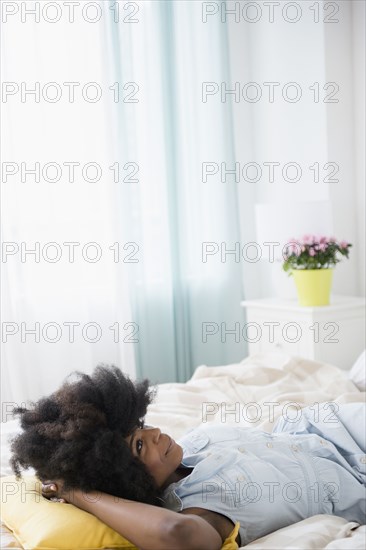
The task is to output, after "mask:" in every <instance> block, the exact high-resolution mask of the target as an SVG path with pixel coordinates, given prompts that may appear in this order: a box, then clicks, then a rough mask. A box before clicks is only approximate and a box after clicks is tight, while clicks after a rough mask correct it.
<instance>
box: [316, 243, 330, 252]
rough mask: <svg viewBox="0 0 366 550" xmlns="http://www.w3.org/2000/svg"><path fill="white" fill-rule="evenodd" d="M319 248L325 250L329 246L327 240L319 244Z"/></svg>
mask: <svg viewBox="0 0 366 550" xmlns="http://www.w3.org/2000/svg"><path fill="white" fill-rule="evenodd" d="M318 248H319V250H320V251H321V252H324V251H325V250H326V249H327V248H328V244H327V243H326V242H322V243H320V244H319V247H318Z"/></svg>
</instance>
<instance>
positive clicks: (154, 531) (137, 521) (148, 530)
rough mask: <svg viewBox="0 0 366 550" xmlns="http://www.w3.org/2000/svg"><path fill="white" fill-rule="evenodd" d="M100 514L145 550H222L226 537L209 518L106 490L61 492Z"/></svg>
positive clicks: (69, 500) (63, 495) (102, 518)
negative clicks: (152, 504)
mask: <svg viewBox="0 0 366 550" xmlns="http://www.w3.org/2000/svg"><path fill="white" fill-rule="evenodd" d="M60 496H62V497H64V498H65V499H66V500H67V502H70V503H71V504H74V505H75V506H77V507H78V508H81V509H82V510H85V511H86V512H89V513H91V514H93V515H94V516H96V517H97V518H98V519H100V520H101V521H103V523H105V524H107V525H109V527H111V528H112V529H114V530H115V531H117V533H119V534H120V535H122V536H123V537H126V539H128V540H129V541H130V542H132V543H133V544H135V545H136V546H137V547H138V548H140V549H141V550H219V549H220V548H221V546H222V538H221V536H220V535H219V533H218V531H217V530H216V529H215V528H214V527H212V525H210V524H209V523H208V522H207V521H206V520H205V519H203V518H202V517H199V516H198V515H195V514H179V513H177V512H172V511H171V510H166V509H165V508H159V507H157V506H151V505H150V504H142V503H141V502H134V501H131V500H126V499H121V498H118V497H114V496H112V495H107V494H106V493H100V492H90V493H83V492H82V491H80V490H77V489H76V490H73V491H71V492H70V493H67V494H62V495H60Z"/></svg>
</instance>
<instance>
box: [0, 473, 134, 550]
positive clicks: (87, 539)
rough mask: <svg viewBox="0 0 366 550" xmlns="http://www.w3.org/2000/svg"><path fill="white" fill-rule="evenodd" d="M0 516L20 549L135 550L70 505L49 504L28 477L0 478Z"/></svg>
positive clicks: (96, 521)
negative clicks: (118, 549)
mask: <svg viewBox="0 0 366 550" xmlns="http://www.w3.org/2000/svg"><path fill="white" fill-rule="evenodd" d="M0 481H1V515H2V520H3V522H4V523H5V525H6V526H7V527H8V528H9V529H10V530H11V531H13V533H14V535H15V536H16V537H17V539H18V540H19V542H20V543H21V544H22V545H23V546H24V548H32V549H34V550H46V549H47V550H53V549H55V550H76V549H78V550H81V549H85V550H99V549H100V548H123V549H129V550H136V546H134V545H133V544H132V543H131V542H128V540H126V539H125V538H123V537H122V536H121V535H119V534H118V533H116V531H113V529H111V528H110V527H107V525H105V524H104V523H102V522H101V521H99V519H97V518H96V517H95V516H93V515H92V514H89V513H88V512H84V510H80V509H79V508H77V507H76V506H72V505H71V504H60V503H57V502H49V501H48V500H47V499H45V498H43V497H42V494H41V483H40V481H39V480H38V479H37V478H36V477H34V476H32V477H30V476H24V477H23V479H21V480H19V481H16V479H15V477H14V476H9V477H3V478H1V480H0Z"/></svg>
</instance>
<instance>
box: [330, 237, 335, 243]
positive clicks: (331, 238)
mask: <svg viewBox="0 0 366 550" xmlns="http://www.w3.org/2000/svg"><path fill="white" fill-rule="evenodd" d="M329 242H330V243H336V242H337V239H336V238H335V237H329Z"/></svg>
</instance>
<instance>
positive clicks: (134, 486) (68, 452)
mask: <svg viewBox="0 0 366 550" xmlns="http://www.w3.org/2000/svg"><path fill="white" fill-rule="evenodd" d="M74 375H75V376H76V379H75V380H73V381H71V380H70V377H69V378H68V379H66V381H65V382H64V384H63V385H62V386H61V388H60V389H59V390H57V391H56V392H55V393H53V394H52V395H50V396H49V397H44V398H42V399H40V400H39V401H37V402H36V403H31V405H30V406H29V408H25V407H18V408H15V409H14V410H13V414H14V415H18V416H20V421H21V427H22V429H23V431H22V432H21V433H20V434H19V435H17V436H16V437H15V439H14V440H13V441H12V445H11V450H12V458H11V465H12V468H13V470H14V472H15V474H16V476H17V477H18V478H19V477H20V476H21V471H22V470H23V469H26V468H29V467H32V468H34V470H35V472H36V475H37V477H38V478H39V479H40V480H42V481H45V480H55V479H63V480H64V483H65V489H67V490H70V489H76V488H78V489H81V490H83V491H85V492H87V491H91V490H97V491H103V492H105V493H109V494H112V495H115V496H117V497H121V498H127V499H130V500H136V501H139V502H144V503H147V504H155V505H157V506H161V500H160V498H159V497H160V495H161V491H160V489H159V488H158V486H157V484H156V483H155V481H154V479H153V478H152V476H151V475H150V474H149V472H148V471H147V469H146V467H145V466H144V464H143V463H142V462H141V461H140V460H139V459H138V458H136V457H134V456H133V454H132V452H131V451H130V448H129V446H128V444H127V443H126V441H125V439H124V438H125V437H127V436H129V435H130V434H131V433H132V432H133V430H134V429H136V427H141V426H142V425H143V418H144V417H145V415H146V410H147V406H148V405H149V403H151V401H152V399H153V395H154V390H153V389H151V388H150V387H149V382H148V380H143V381H141V382H132V381H131V380H130V379H129V378H128V377H127V376H125V375H124V374H123V373H122V372H121V371H120V370H119V369H118V368H117V367H115V366H108V365H98V366H97V367H96V368H95V370H94V372H93V374H92V375H91V376H89V375H87V374H83V373H81V372H76V373H74ZM71 376H72V375H71Z"/></svg>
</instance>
